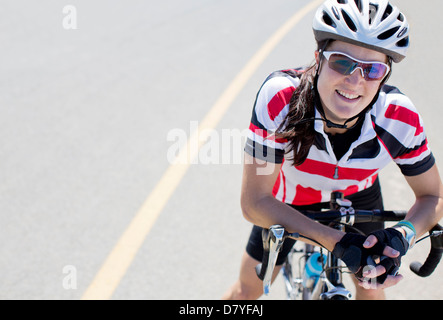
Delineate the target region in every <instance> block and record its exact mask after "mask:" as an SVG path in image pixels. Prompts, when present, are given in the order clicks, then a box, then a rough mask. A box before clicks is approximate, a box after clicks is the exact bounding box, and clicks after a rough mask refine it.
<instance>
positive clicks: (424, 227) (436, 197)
mask: <svg viewBox="0 0 443 320" xmlns="http://www.w3.org/2000/svg"><path fill="white" fill-rule="evenodd" d="M406 181H407V182H408V184H409V185H410V187H411V188H412V190H413V191H414V194H415V197H416V201H415V203H414V205H413V206H412V208H411V209H410V210H409V212H408V215H407V216H406V219H405V220H408V221H410V222H411V223H412V224H413V225H414V227H415V230H416V231H417V237H419V236H421V235H423V234H424V233H426V232H427V231H429V230H430V229H431V228H432V227H433V226H435V225H436V224H437V223H438V222H439V221H440V219H442V218H443V185H442V182H441V179H440V175H439V172H438V169H437V166H436V165H434V166H433V167H432V168H431V169H429V170H428V171H426V172H425V173H423V174H420V175H418V176H413V177H406Z"/></svg>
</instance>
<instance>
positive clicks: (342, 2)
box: [337, 0, 348, 4]
mask: <svg viewBox="0 0 443 320" xmlns="http://www.w3.org/2000/svg"><path fill="white" fill-rule="evenodd" d="M337 3H340V4H347V3H348V0H337Z"/></svg>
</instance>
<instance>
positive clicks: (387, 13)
mask: <svg viewBox="0 0 443 320" xmlns="http://www.w3.org/2000/svg"><path fill="white" fill-rule="evenodd" d="M392 10H393V9H392V6H391V4H390V3H388V6H387V7H386V10H385V13H383V17H382V18H381V21H383V20H385V19H386V18H387V17H389V15H390V14H391V13H392Z"/></svg>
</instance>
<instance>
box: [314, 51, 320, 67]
mask: <svg viewBox="0 0 443 320" xmlns="http://www.w3.org/2000/svg"><path fill="white" fill-rule="evenodd" d="M319 57H320V52H319V51H318V50H317V51H315V63H316V64H317V65H319V64H320V59H319Z"/></svg>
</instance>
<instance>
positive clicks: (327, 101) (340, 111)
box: [315, 41, 388, 126]
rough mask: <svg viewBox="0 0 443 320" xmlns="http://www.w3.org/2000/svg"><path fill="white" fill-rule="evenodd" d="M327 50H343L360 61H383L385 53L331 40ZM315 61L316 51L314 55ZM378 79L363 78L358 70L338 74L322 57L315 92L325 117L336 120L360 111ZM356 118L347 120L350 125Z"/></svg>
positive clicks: (373, 94)
mask: <svg viewBox="0 0 443 320" xmlns="http://www.w3.org/2000/svg"><path fill="white" fill-rule="evenodd" d="M327 51H338V52H342V53H346V54H348V55H350V56H352V57H354V58H355V59H358V60H362V61H380V62H383V63H387V60H388V59H387V56H386V55H385V54H383V53H381V52H377V51H374V50H370V49H366V48H363V47H359V46H356V45H353V44H349V43H346V42H342V41H334V42H332V43H331V44H330V45H329V46H328V49H327ZM315 58H316V61H317V63H318V62H319V60H318V59H319V53H318V52H316V55H315ZM381 82H382V80H378V81H366V80H365V79H364V78H363V77H362V74H361V72H360V69H357V70H355V72H353V73H352V74H351V75H348V76H346V75H342V74H340V73H338V72H336V71H334V70H332V69H330V68H329V66H328V62H327V60H326V59H325V58H323V60H322V63H321V69H320V72H319V77H318V92H319V95H320V100H321V103H322V105H323V110H324V112H325V115H326V118H327V119H328V120H331V121H332V122H335V123H338V124H344V123H345V122H346V120H347V119H349V118H352V117H353V116H356V115H357V114H359V113H360V112H361V111H363V110H364V109H365V108H366V107H367V106H368V105H369V103H371V101H372V100H373V99H374V97H375V95H376V94H377V91H378V89H379V88H380V85H381ZM356 121H357V119H355V120H354V121H352V122H350V123H349V126H352V125H353V124H354V123H355V122H356Z"/></svg>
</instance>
